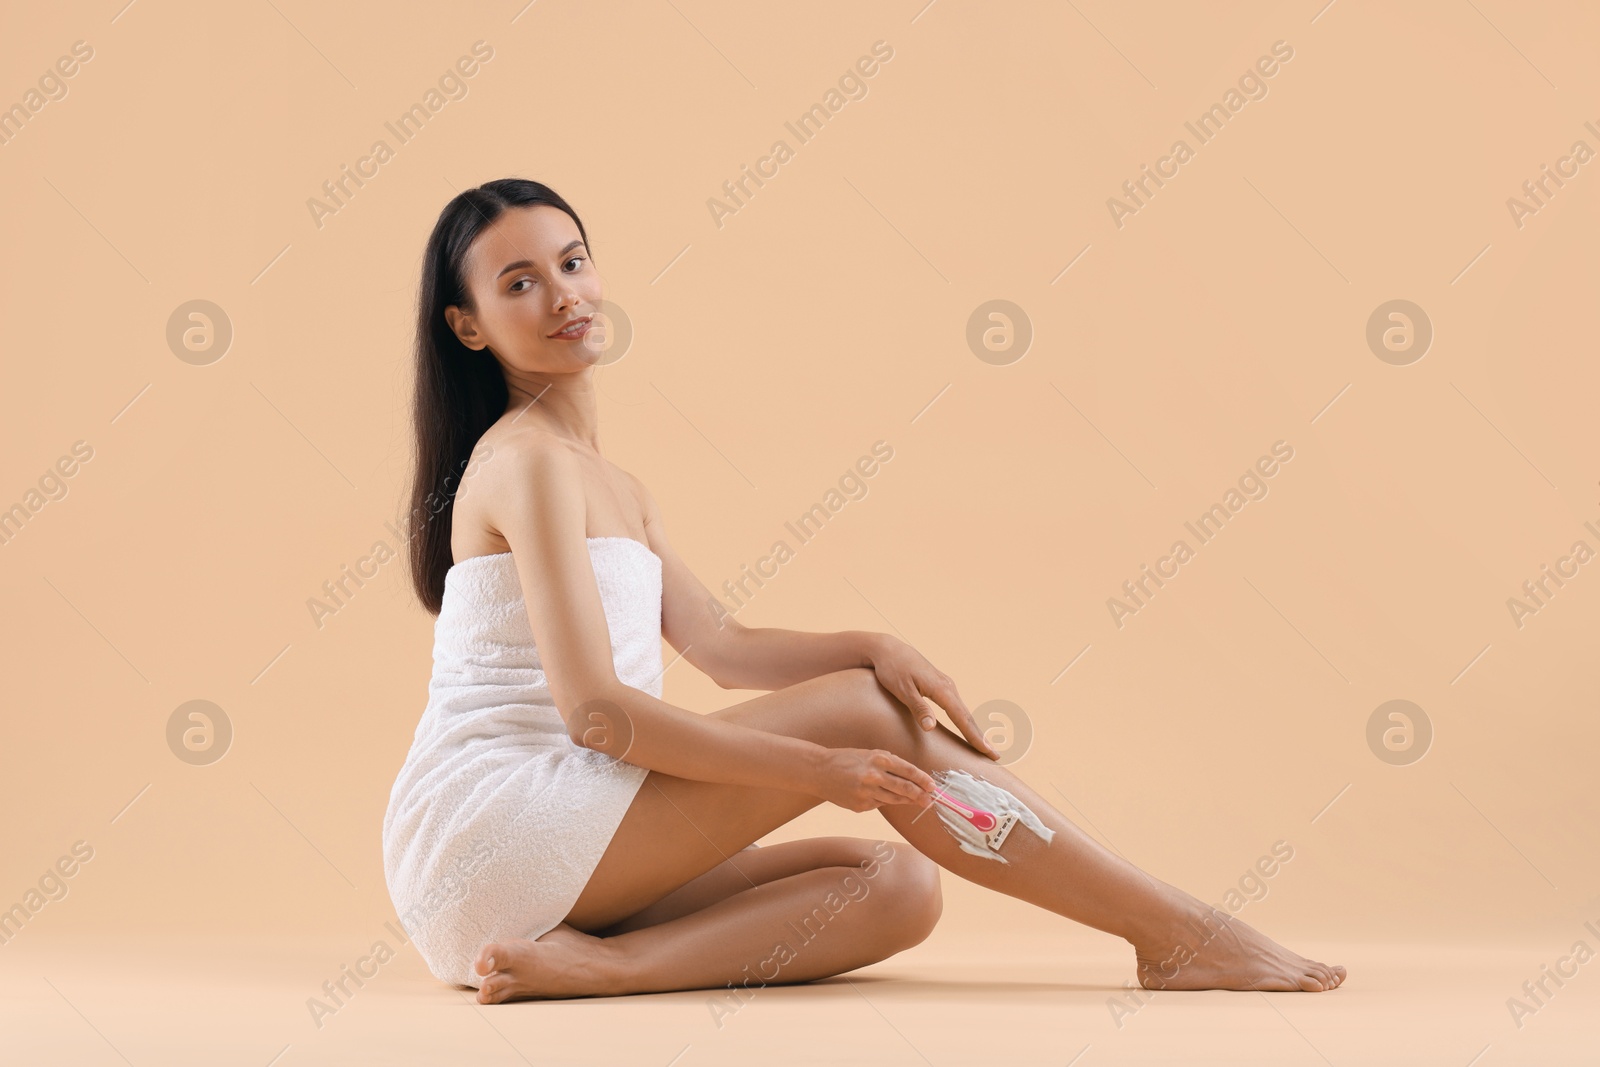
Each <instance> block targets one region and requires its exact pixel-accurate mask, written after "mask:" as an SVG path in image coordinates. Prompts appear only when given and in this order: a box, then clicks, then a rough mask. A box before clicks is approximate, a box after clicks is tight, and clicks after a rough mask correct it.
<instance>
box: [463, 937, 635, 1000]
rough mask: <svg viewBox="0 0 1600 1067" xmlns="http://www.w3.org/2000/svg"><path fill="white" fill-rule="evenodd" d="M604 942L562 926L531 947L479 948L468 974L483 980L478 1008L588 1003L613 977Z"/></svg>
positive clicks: (514, 941) (522, 943)
mask: <svg viewBox="0 0 1600 1067" xmlns="http://www.w3.org/2000/svg"><path fill="white" fill-rule="evenodd" d="M612 955H613V954H612V953H611V952H609V951H608V950H607V948H606V944H605V940H604V939H603V938H599V937H592V936H590V935H589V934H586V933H583V932H582V931H581V930H577V929H575V928H573V927H571V926H568V925H567V924H566V923H562V924H561V925H559V926H557V927H556V928H555V929H553V930H551V931H550V932H549V933H547V934H545V935H544V936H542V937H540V938H539V939H538V940H537V941H528V940H524V939H523V938H520V937H519V938H508V939H507V940H505V941H491V942H489V943H488V944H487V945H484V946H483V949H482V950H481V951H480V952H479V953H478V959H477V961H476V962H475V963H474V964H473V967H472V969H473V970H475V971H477V972H478V974H479V975H481V976H482V977H483V981H482V983H481V984H480V985H479V987H478V1003H479V1004H499V1003H500V1002H501V1001H505V1000H514V999H517V998H521V997H592V996H599V995H603V994H605V993H608V992H610V990H611V987H612V985H613V982H614V979H615V976H616V966H615V962H614V960H613V959H612Z"/></svg>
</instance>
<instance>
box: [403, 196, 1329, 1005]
mask: <svg viewBox="0 0 1600 1067" xmlns="http://www.w3.org/2000/svg"><path fill="white" fill-rule="evenodd" d="M604 299H605V298H604V286H603V285H602V283H601V278H600V274H599V272H598V270H597V269H596V268H595V265H594V262H593V259H592V251H591V249H590V247H589V239H588V235H587V233H585V231H584V228H583V224H582V223H581V222H580V221H579V220H578V216H577V215H576V213H574V212H573V210H572V208H571V207H570V206H569V205H568V204H567V203H566V201H564V200H562V199H561V197H559V196H557V195H556V194H555V192H554V191H552V190H550V189H549V188H547V187H546V186H543V185H540V184H539V183H537V182H531V181H525V180H522V179H513V178H508V179H503V180H500V181H493V182H489V183H487V184H485V185H482V186H479V187H478V188H476V189H470V190H468V191H467V192H465V193H462V194H461V195H459V196H458V197H456V198H455V199H454V200H452V201H451V202H450V203H449V204H448V205H447V206H446V207H445V209H444V211H443V212H442V213H441V215H440V217H439V220H438V222H437V224H436V225H435V227H434V231H433V234H432V235H431V236H430V238H429V240H428V247H427V250H426V252H425V254H424V260H423V276H422V285H421V298H420V300H419V304H418V318H417V342H416V355H417V367H416V374H417V377H416V403H415V406H414V410H413V416H414V430H415V433H416V437H417V452H416V454H417V466H416V471H415V475H416V477H415V480H414V482H413V488H412V498H413V503H414V504H416V505H420V504H421V502H422V500H423V499H424V497H425V495H426V494H428V493H431V492H433V491H434V487H436V486H438V485H440V484H441V476H442V475H443V474H445V473H446V472H448V471H451V470H454V469H457V468H458V466H459V465H460V464H461V462H462V461H463V460H465V459H466V458H467V457H468V455H469V454H470V453H471V451H472V449H473V448H474V447H475V446H477V445H479V444H481V445H483V446H485V447H486V448H491V449H492V450H493V455H494V459H493V461H492V462H490V463H486V464H484V465H483V467H482V470H481V473H479V474H478V475H476V476H474V477H473V478H472V479H471V480H470V481H468V482H464V483H463V484H461V485H460V487H459V488H458V489H457V490H455V491H454V493H453V495H452V497H451V499H450V503H449V506H448V507H446V508H443V509H441V510H440V511H439V513H438V517H437V518H436V519H435V520H434V521H432V522H429V523H428V524H426V526H425V527H424V528H423V529H422V530H421V532H420V533H419V534H418V536H417V537H415V538H413V539H412V540H411V541H410V542H409V547H410V548H411V549H412V554H411V576H412V580H413V585H414V586H415V588H416V591H417V595H418V598H419V599H420V600H421V601H422V603H423V604H424V605H425V606H426V607H427V608H428V610H429V611H431V612H433V613H434V614H435V615H436V616H437V619H436V621H435V625H434V648H433V676H432V678H431V680H430V681H429V685H428V704H427V707H426V708H425V709H424V710H423V713H422V718H421V720H420V721H419V722H418V724H417V728H416V732H415V734H414V736H413V739H412V744H411V748H410V751H409V752H408V753H407V755H406V760H405V763H404V765H403V766H402V767H401V768H400V771H399V774H398V775H397V776H396V778H395V783H394V786H393V788H392V789H391V791H390V795H389V803H388V807H387V810H386V811H385V814H384V820H383V855H384V877H385V880H386V882H387V884H388V888H389V892H390V895H391V897H392V898H393V900H394V904H395V907H396V909H397V910H398V912H399V914H400V915H401V916H402V921H403V922H404V924H405V927H406V930H407V932H408V933H409V934H410V936H411V938H412V940H413V943H414V944H415V945H416V947H417V950H418V952H419V953H420V954H421V955H422V958H423V959H424V960H426V961H427V964H428V966H429V968H430V969H431V970H432V972H433V974H434V975H435V976H436V977H438V978H440V979H442V980H444V981H449V982H456V983H460V984H462V985H466V986H469V987H474V988H476V989H477V990H478V1000H479V1001H480V1002H481V1003H485V1004H492V1003H499V1002H501V1001H506V1000H512V999H516V998H521V997H573V996H597V995H616V994H627V993H648V992H661V991H666V990H681V989H721V988H725V987H727V986H729V985H730V984H731V983H735V982H741V981H743V980H745V978H744V976H747V975H748V969H749V968H750V967H751V966H753V965H756V966H759V965H761V963H762V961H767V971H764V972H761V975H760V977H761V978H762V980H763V981H766V980H768V978H767V975H768V973H771V976H772V977H771V979H770V980H771V981H775V982H782V983H791V982H808V981H811V980H813V979H816V978H824V977H828V976H831V975H836V974H841V973H843V972H846V971H851V970H855V969H856V968H859V967H864V966H866V965H868V964H871V963H876V962H878V961H880V960H883V959H886V958H888V957H889V956H892V955H894V954H895V953H897V952H900V951H903V950H905V949H907V948H910V947H912V946H913V945H916V944H917V943H918V942H920V941H922V940H923V939H924V938H926V937H927V936H928V934H929V933H930V932H932V929H933V925H934V923H935V922H937V921H938V918H939V914H940V910H941V908H942V898H941V895H940V887H939V867H944V868H945V869H946V870H949V871H951V872H952V873H954V874H957V875H959V876H961V877H963V878H967V879H969V880H971V881H973V882H976V883H978V884H980V885H983V886H986V887H988V888H990V889H994V890H995V891H997V892H1001V893H1005V894H1007V895H1009V896H1013V897H1016V898H1018V899H1020V900H1025V901H1028V902H1029V903H1033V904H1036V905H1038V906H1039V907H1040V908H1043V909H1045V910H1047V911H1051V912H1054V913H1056V914H1058V915H1062V916H1065V917H1067V918H1070V919H1074V920H1076V921H1078V922H1083V923H1087V924H1089V925H1091V926H1094V927H1096V928H1098V929H1100V930H1105V931H1108V932H1110V933H1113V934H1115V935H1117V936H1119V937H1122V938H1124V939H1126V940H1127V941H1128V942H1130V943H1131V944H1132V945H1133V947H1134V950H1135V960H1136V964H1137V967H1138V974H1139V978H1140V981H1141V982H1143V983H1144V984H1146V985H1151V984H1159V985H1160V987H1162V988H1189V989H1215V988H1225V989H1259V990H1307V991H1310V990H1322V989H1331V988H1333V987H1334V986H1337V985H1338V984H1339V983H1340V982H1341V981H1342V980H1343V978H1344V969H1343V968H1341V967H1330V966H1325V965H1324V964H1321V963H1317V962H1316V961H1314V960H1308V959H1306V958H1305V957H1303V956H1299V955H1296V954H1295V953H1293V952H1290V951H1289V950H1287V949H1285V948H1283V947H1282V946H1280V945H1277V944H1276V943H1274V942H1272V941H1271V940H1269V939H1268V938H1266V937H1264V936H1263V935H1261V934H1260V933H1258V932H1256V931H1255V930H1252V929H1251V928H1250V927H1248V926H1246V925H1244V924H1243V923H1241V922H1238V921H1237V920H1234V919H1231V918H1230V917H1228V916H1226V915H1224V914H1222V913H1221V912H1219V911H1218V910H1217V909H1215V908H1212V907H1210V906H1208V905H1206V904H1204V903H1203V902H1201V901H1200V900H1198V899H1196V898H1195V897H1192V896H1190V895H1189V894H1187V893H1184V892H1182V891H1181V890H1179V889H1176V888H1174V887H1172V886H1170V885H1167V884H1165V883H1163V882H1160V881H1158V880H1156V879H1155V878H1152V877H1151V876H1149V875H1148V874H1146V873H1145V872H1143V871H1141V870H1139V869H1138V868H1137V867H1135V866H1133V864H1131V863H1129V862H1128V861H1127V860H1125V859H1123V858H1121V857H1120V856H1118V855H1116V854H1114V853H1112V852H1110V851H1108V850H1107V849H1105V848H1104V847H1102V846H1101V845H1099V844H1098V843H1097V842H1095V841H1094V840H1093V839H1092V838H1090V837H1088V836H1087V835H1086V834H1084V833H1083V832H1082V831H1080V830H1079V829H1078V828H1077V827H1076V826H1074V825H1073V824H1072V823H1071V822H1070V821H1068V820H1067V818H1066V817H1065V816H1064V815H1062V813H1061V812H1060V811H1058V810H1057V809H1056V808H1055V807H1053V806H1052V805H1051V804H1050V802H1049V801H1048V800H1047V799H1046V798H1045V797H1043V796H1041V795H1040V794H1039V793H1037V792H1035V791H1034V790H1032V789H1030V788H1029V787H1028V785H1027V784H1026V783H1025V782H1023V781H1021V780H1020V779H1019V778H1017V776H1016V775H1015V774H1013V773H1012V772H1011V771H1009V770H1008V769H1007V768H1006V767H1004V766H1000V765H997V764H996V762H995V761H996V760H998V759H999V758H1000V755H999V753H997V752H996V751H995V750H994V748H993V747H992V746H991V745H990V744H989V742H988V741H987V740H986V739H985V738H984V736H983V733H982V730H981V729H980V727H979V726H978V724H977V722H976V721H975V719H974V717H973V714H972V712H971V711H970V710H969V709H968V708H967V706H966V704H965V703H964V702H963V701H962V699H961V696H960V694H959V693H958V692H957V690H956V686H955V683H954V682H953V681H952V680H951V679H950V678H949V677H948V676H947V675H945V674H944V673H943V672H942V671H939V670H938V669H936V668H935V667H934V666H933V665H932V664H931V663H929V662H928V661H927V659H926V658H924V657H923V656H922V655H921V653H919V652H917V650H916V649H914V648H912V647H911V646H910V645H908V644H907V643H906V642H904V641H902V640H900V639H898V638H895V637H891V636H889V635H886V634H880V633H868V632H865V631H860V630H849V631H844V632H839V633H805V632H801V631H796V630H786V629H778V628H775V627H759V628H757V627H746V626H744V625H742V624H740V623H739V622H738V621H737V620H734V619H732V618H729V617H727V613H726V612H721V613H719V612H718V611H717V610H716V608H715V601H714V600H713V598H712V596H711V593H710V591H709V590H707V589H706V587H705V585H704V584H703V583H702V582H701V581H700V579H699V578H698V577H696V576H695V574H694V573H693V572H692V571H691V570H690V569H689V568H688V566H687V565H686V564H685V563H684V561H683V560H682V559H681V558H680V557H679V556H678V554H677V552H676V551H674V550H673V547H672V543H671V540H670V538H669V537H668V535H667V531H666V524H665V522H664V521H663V519H662V513H661V510H660V509H659V508H658V507H657V505H656V502H655V499H654V497H653V496H652V495H651V493H650V491H649V490H648V489H647V488H646V487H645V485H644V483H643V482H641V481H640V480H639V479H638V478H635V477H634V476H633V475H632V474H629V473H628V472H627V471H625V470H623V469H622V468H620V467H618V466H617V465H616V464H614V463H612V462H611V461H610V460H609V459H607V458H606V457H605V456H604V455H603V454H602V451H601V447H600V423H599V406H598V401H597V397H596V389H595V383H594V373H595V367H596V365H597V363H598V359H597V356H596V352H595V351H594V350H592V349H591V348H590V347H589V346H588V345H586V344H584V336H585V334H586V333H587V332H588V325H587V324H588V322H589V320H591V318H593V317H594V316H596V315H597V314H599V309H600V308H601V307H602V305H603V303H604ZM719 615H720V617H719ZM663 639H665V640H666V641H667V643H669V644H670V645H672V647H673V648H674V649H676V650H677V651H678V652H679V653H680V654H681V657H682V658H683V659H684V660H686V661H688V663H689V664H690V665H691V666H693V667H695V668H696V669H698V670H700V671H703V672H704V673H705V674H706V675H708V676H709V677H710V678H711V679H712V680H713V681H715V682H716V683H717V684H718V685H720V686H721V687H722V688H724V689H730V688H737V689H753V690H764V691H766V692H765V693H764V695H762V696H759V697H756V698H755V699H753V700H745V701H742V702H740V703H736V704H733V705H731V706H729V707H725V708H721V709H719V710H717V711H713V712H711V713H709V714H697V713H695V712H692V711H688V710H686V709H684V708H680V707H676V706H674V705H672V704H669V703H667V702H666V701H664V700H662V699H661V693H662V683H661V676H662V656H661V643H662V640H663ZM941 708H942V709H943V710H944V711H945V712H946V713H947V714H948V716H949V718H950V721H951V722H952V723H953V724H954V725H955V727H956V729H955V730H950V729H947V728H946V727H944V726H942V725H940V723H939V721H938V719H937V717H936V716H935V714H934V712H935V711H936V710H939V709H941ZM935 775H938V776H939V777H938V780H940V781H943V782H945V783H946V784H947V785H948V784H950V783H952V782H954V781H966V780H967V778H968V777H969V776H970V779H971V780H972V782H973V786H972V788H975V789H977V788H981V791H982V794H983V796H984V797H985V798H986V799H989V800H992V801H993V802H996V803H1003V804H1004V805H1007V806H1008V808H1007V810H1005V811H996V812H993V813H991V814H992V815H993V816H995V817H997V818H998V821H999V824H1000V825H1002V826H1003V825H1010V824H1011V821H1012V820H1011V819H1010V818H1008V816H1012V817H1014V818H1018V819H1022V820H1023V823H1024V825H1026V826H1027V827H1028V828H1029V829H1030V830H1032V831H1033V832H1032V833H1021V832H1017V833H1011V834H1010V835H1009V836H1007V837H1004V839H1003V840H1001V839H999V836H998V835H996V837H995V839H994V840H992V841H989V843H988V845H987V847H988V848H989V849H991V850H993V851H994V852H995V853H998V854H999V855H998V856H990V855H987V854H977V855H975V854H973V853H972V852H970V851H966V850H963V848H962V847H961V841H960V840H958V837H957V836H954V835H953V834H952V832H951V831H950V829H949V828H948V827H947V825H946V824H945V823H944V822H943V820H942V817H941V818H934V819H922V818H921V816H922V815H924V814H926V813H927V809H928V808H929V807H930V806H931V805H932V804H933V802H934V801H933V798H934V795H935V789H934V782H935ZM980 782H981V783H983V785H982V786H981V787H979V786H978V785H977V783H980ZM824 802H826V803H832V804H835V805H838V806H839V807H842V808H845V809H847V810H849V811H854V812H865V811H869V810H873V809H877V810H878V811H879V813H880V814H881V815H882V816H883V818H884V819H885V820H887V822H888V823H889V825H890V826H892V827H893V828H894V830H895V831H896V832H897V833H898V834H899V835H900V836H901V837H902V838H903V839H904V840H903V841H901V842H888V841H870V840H862V839H858V838H850V837H825V838H811V839H801V840H795V841H785V842H782V843H780V844H772V845H767V846H764V847H760V848H751V847H750V846H751V845H752V844H754V843H755V842H756V841H757V840H759V839H760V838H762V837H764V836H766V835H767V834H768V833H770V832H772V831H773V830H776V829H778V828H779V827H781V826H783V825H784V824H786V823H788V822H790V821H792V820H793V819H795V818H797V817H798V816H800V815H802V814H804V813H805V812H806V811H809V810H810V809H811V808H813V807H816V806H817V805H818V804H821V803H824ZM1011 808H1014V809H1015V810H1014V811H1013V810H1010V809H1011ZM485 840H489V841H493V842H495V847H494V849H493V850H492V852H491V854H490V855H488V856H487V857H476V856H475V853H476V852H477V851H478V850H479V843H480V842H482V841H485ZM875 856H876V861H875V859H874V857H875ZM478 859H481V863H477V862H476V861H477V860H478ZM891 859H892V861H893V862H890V860H891ZM875 862H881V867H879V868H878V873H877V874H876V875H875V876H874V880H873V883H872V889H873V892H872V893H871V894H870V895H866V894H863V895H862V896H861V897H860V898H859V899H858V900H857V899H852V900H851V906H850V907H848V908H846V907H844V906H843V903H842V899H843V898H840V897H838V895H837V887H838V886H840V885H841V884H844V883H845V882H846V880H847V879H851V878H853V875H851V874H848V873H847V872H848V871H850V870H852V869H856V868H860V869H862V870H863V871H864V872H865V871H866V870H867V869H868V868H869V867H872V866H873V865H874V863H875ZM475 863H476V865H474V864H475ZM468 870H470V874H463V873H462V872H466V871H468ZM458 875H459V877H458ZM851 884H855V883H854V882H852V883H851ZM447 885H448V886H450V889H449V891H448V892H449V900H448V903H444V904H441V903H440V902H439V896H440V893H441V892H442V891H443V889H442V887H444V886H447ZM830 901H831V903H830ZM430 902H432V903H430ZM807 915H812V916H815V917H816V921H817V923H818V924H823V923H825V924H826V927H827V930H828V931H829V933H828V935H827V936H826V937H820V936H819V937H817V938H816V939H815V941H814V942H807V944H806V947H805V950H804V951H797V952H795V954H794V956H793V958H792V959H786V960H785V962H784V963H783V966H782V970H781V973H778V972H777V971H776V969H775V965H774V959H773V954H774V948H773V946H774V945H776V944H778V943H779V942H780V941H783V940H784V939H785V937H786V936H787V934H788V932H789V930H790V929H791V927H790V924H791V923H792V922H794V921H795V919H796V917H797V916H807ZM802 925H804V924H803V923H802ZM1197 930H1203V931H1206V937H1205V938H1204V940H1203V941H1202V942H1201V943H1199V944H1195V943H1194V940H1195V938H1196V933H1195V932H1196V931H1197ZM1219 935H1225V936H1219ZM1175 957H1180V958H1181V960H1182V962H1181V964H1180V966H1179V967H1178V968H1169V969H1160V970H1158V969H1157V968H1158V967H1160V966H1161V964H1162V963H1163V961H1168V960H1171V959H1173V958H1175Z"/></svg>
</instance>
